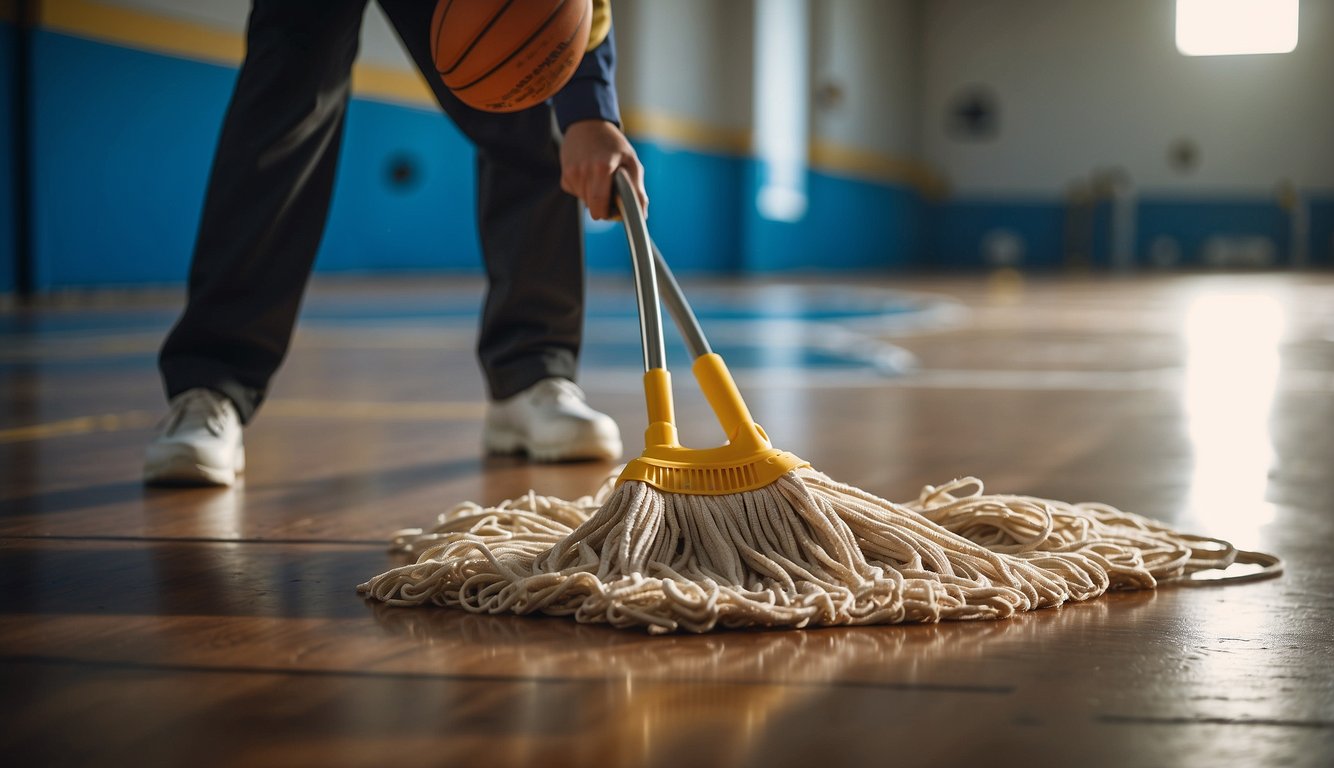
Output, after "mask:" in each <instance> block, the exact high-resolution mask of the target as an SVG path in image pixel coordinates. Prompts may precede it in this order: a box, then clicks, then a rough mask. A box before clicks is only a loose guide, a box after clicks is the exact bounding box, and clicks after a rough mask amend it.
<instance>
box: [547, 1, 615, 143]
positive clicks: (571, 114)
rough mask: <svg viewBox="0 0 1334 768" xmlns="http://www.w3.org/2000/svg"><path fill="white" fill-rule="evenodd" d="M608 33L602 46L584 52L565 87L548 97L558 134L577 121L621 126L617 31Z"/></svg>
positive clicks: (613, 30)
mask: <svg viewBox="0 0 1334 768" xmlns="http://www.w3.org/2000/svg"><path fill="white" fill-rule="evenodd" d="M614 26H615V25H613V28H612V29H611V30H609V31H608V32H607V37H606V39H604V40H603V41H602V44H601V45H599V46H598V47H596V48H594V49H593V50H591V51H588V52H586V53H584V59H583V61H581V62H579V66H578V68H576V69H575V70H574V76H573V77H571V78H570V82H568V83H566V84H565V87H564V88H561V89H560V91H559V92H558V93H557V94H556V95H555V96H552V97H551V103H552V105H553V106H555V108H556V123H557V124H559V125H560V130H561V133H564V132H565V129H566V128H569V127H570V125H571V124H572V123H577V122H579V121H580V120H606V121H607V122H609V123H615V124H616V126H617V127H620V125H621V108H620V105H619V104H618V103H617V102H616V30H615V28H614Z"/></svg>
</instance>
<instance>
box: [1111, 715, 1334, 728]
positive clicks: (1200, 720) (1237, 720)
mask: <svg viewBox="0 0 1334 768" xmlns="http://www.w3.org/2000/svg"><path fill="white" fill-rule="evenodd" d="M1097 720H1098V722H1100V723H1116V724H1117V725H1248V726H1252V727H1257V728H1314V729H1320V730H1323V729H1327V728H1328V729H1334V720H1286V719H1280V718H1261V717H1145V716H1141V715H1099V716H1098V717H1097Z"/></svg>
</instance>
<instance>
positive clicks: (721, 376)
mask: <svg viewBox="0 0 1334 768" xmlns="http://www.w3.org/2000/svg"><path fill="white" fill-rule="evenodd" d="M691 370H692V371H694V373H695V381H697V382H699V389H700V391H701V392H703V393H704V399H706V400H708V401H709V407H711V408H713V415H714V416H716V417H717V418H718V423H719V424H720V425H722V428H723V433H724V434H726V435H727V439H728V441H729V442H731V441H735V440H736V439H737V437H738V433H739V432H741V431H742V430H743V429H744V428H745V427H748V426H751V425H753V424H754V423H755V420H754V418H752V417H751V415H750V409H749V408H747V407H746V401H745V400H743V399H742V398H741V390H739V389H737V386H736V381H735V380H733V379H732V373H731V372H730V371H728V370H727V363H725V362H723V358H722V356H721V355H719V354H717V353H716V352H710V353H709V354H707V355H700V356H699V357H697V358H695V363H694V365H692V366H691Z"/></svg>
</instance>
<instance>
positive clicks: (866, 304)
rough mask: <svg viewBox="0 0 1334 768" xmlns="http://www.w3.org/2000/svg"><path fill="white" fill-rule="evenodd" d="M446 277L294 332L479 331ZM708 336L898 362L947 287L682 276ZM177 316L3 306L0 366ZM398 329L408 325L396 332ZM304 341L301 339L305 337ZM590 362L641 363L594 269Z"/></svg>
mask: <svg viewBox="0 0 1334 768" xmlns="http://www.w3.org/2000/svg"><path fill="white" fill-rule="evenodd" d="M474 284H475V285H476V290H463V289H461V288H460V286H459V285H457V284H452V283H450V282H448V281H442V283H441V291H440V292H439V294H433V293H432V292H431V291H430V290H429V289H424V288H422V287H420V286H414V287H412V289H411V291H410V292H407V291H400V290H397V289H396V288H395V287H393V286H390V287H387V288H384V289H382V290H378V289H364V290H363V289H360V288H356V289H354V290H350V291H339V292H331V291H321V290H318V289H317V290H315V291H314V292H313V294H312V296H311V297H310V299H309V301H308V302H307V303H306V306H305V308H304V310H303V312H302V315H301V318H300V320H299V323H298V332H301V331H310V332H316V333H319V334H320V335H321V338H322V343H324V344H326V345H327V344H334V345H346V346H348V347H355V346H360V345H371V346H374V345H376V344H378V343H385V344H393V345H394V346H399V347H401V346H403V345H404V344H408V345H411V344H412V343H413V341H414V340H419V341H420V342H421V344H422V346H423V348H424V349H429V348H430V347H432V346H433V345H436V344H437V343H438V341H439V340H440V339H441V338H444V337H450V338H453V339H457V338H458V337H459V336H465V337H467V338H469V339H471V337H472V336H473V335H474V334H475V332H476V324H477V318H478V315H479V313H480V309H481V301H482V291H481V286H480V284H476V283H475V282H474ZM685 289H686V292H687V294H688V295H689V296H690V300H691V302H692V305H693V307H694V309H695V311H696V312H697V314H698V315H699V317H700V322H701V324H702V325H703V326H704V329H705V332H706V333H707V334H708V336H709V338H710V340H711V342H712V343H713V346H714V349H715V351H717V352H719V353H720V354H722V355H723V356H724V357H725V358H726V359H727V360H728V364H729V365H730V366H731V367H732V368H734V369H738V370H745V369H751V370H808V369H822V370H829V371H838V370H848V371H853V370H857V371H863V372H878V373H882V374H896V373H901V372H902V371H903V370H904V369H905V368H908V367H911V358H910V356H908V355H907V353H905V352H903V351H902V350H900V349H898V348H897V347H894V346H893V345H891V344H887V343H885V342H884V341H882V340H881V339H883V338H884V337H885V336H892V335H893V334H894V332H895V330H896V329H901V328H904V327H914V328H916V327H920V326H922V325H923V324H932V323H939V322H942V321H943V320H944V319H945V318H947V317H948V316H949V315H950V309H951V308H952V306H953V305H952V303H951V302H950V301H949V300H947V299H943V298H939V297H933V296H925V295H919V294H910V293H905V292H899V291H893V290H887V289H881V288H870V287H863V286H852V285H835V284H825V283H822V284H774V283H756V284H745V283H740V284H738V283H735V282H732V283H712V284H707V285H698V286H697V285H690V284H687V285H686V286H685ZM175 320H176V313H175V310H174V309H172V308H161V307H151V308H148V307H137V308H133V309H129V308H127V309H123V310H117V309H114V308H109V307H104V306H99V307H97V308H87V309H78V308H71V309H65V310H61V311H54V312H41V313H35V314H34V315H25V314H22V313H9V314H0V350H2V351H0V366H12V365H18V364H31V363H33V362H40V363H42V364H45V365H89V364H92V365H99V364H100V365H106V364H109V363H110V362H111V361H112V360H113V359H114V360H115V361H116V364H117V365H123V364H126V363H128V362H131V361H137V362H138V363H140V364H144V365H152V360H153V358H154V357H155V355H156V353H157V345H158V344H159V343H160V342H161V339H162V337H163V336H164V335H165V334H166V333H167V331H168V330H169V329H170V328H171V326H172V324H173V323H174V322H175ZM665 323H666V326H665V336H666V341H667V348H668V360H669V363H670V364H671V365H672V366H673V367H684V366H688V364H689V357H688V355H687V353H686V350H685V348H684V346H683V345H682V344H681V343H680V341H679V339H678V338H677V337H676V332H675V328H674V327H673V326H672V325H671V323H670V320H668V319H666V318H665ZM400 334H401V335H400ZM297 344H298V345H299V344H300V340H299V339H298V341H297ZM582 357H583V365H584V367H586V368H589V369H625V370H632V369H634V368H637V367H638V366H639V365H640V363H641V360H642V357H641V355H640V351H639V322H638V317H637V315H636V313H635V306H634V301H633V297H632V294H631V290H630V285H629V283H628V281H627V282H626V284H625V285H619V284H613V283H611V282H609V281H598V282H596V283H595V284H594V285H592V286H591V287H590V289H589V300H588V307H587V317H586V333H585V344H584V349H583V355H582Z"/></svg>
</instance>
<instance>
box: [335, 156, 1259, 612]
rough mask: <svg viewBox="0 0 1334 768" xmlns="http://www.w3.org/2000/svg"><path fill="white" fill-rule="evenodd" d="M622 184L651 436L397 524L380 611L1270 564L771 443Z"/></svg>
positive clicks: (757, 599)
mask: <svg viewBox="0 0 1334 768" xmlns="http://www.w3.org/2000/svg"><path fill="white" fill-rule="evenodd" d="M617 191H618V195H617V197H618V202H619V203H620V205H621V213H622V219H623V220H624V222H625V225H626V231H627V234H628V235H629V238H630V245H631V251H632V255H633V256H634V257H635V278H636V284H637V287H638V289H639V290H638V298H639V311H640V330H641V334H642V336H643V341H644V352H645V370H646V373H645V376H644V387H645V396H646V401H647V406H648V415H649V428H648V431H647V432H646V433H645V444H646V445H647V446H648V447H647V448H646V449H645V451H644V453H643V454H642V455H641V456H640V457H638V458H637V459H635V460H634V461H632V462H630V464H628V465H627V466H626V467H625V469H624V471H622V472H621V473H620V476H619V477H616V478H612V479H609V481H608V482H607V483H605V484H604V485H603V487H602V488H601V489H600V490H599V491H598V492H597V493H596V494H594V495H592V496H588V497H584V498H581V499H577V500H574V501H565V500H562V499H557V498H552V497H548V496H539V495H537V494H536V493H533V492H529V493H528V494H527V495H526V496H522V497H519V498H516V499H512V500H510V501H506V502H504V503H502V504H500V505H499V506H495V507H482V506H480V505H477V504H473V503H471V502H468V503H464V504H460V505H458V506H456V507H454V508H453V509H451V510H449V511H448V512H446V513H444V514H443V515H441V516H440V518H439V521H438V524H437V525H436V527H435V528H434V529H432V530H430V531H419V530H412V531H404V532H401V533H400V535H399V536H398V538H396V540H395V546H396V547H397V548H398V549H399V550H401V551H404V552H410V553H413V554H416V555H417V556H418V559H417V561H416V562H415V563H413V564H410V565H404V566H401V567H398V568H394V569H392V570H390V571H388V572H386V573H383V574H381V575H379V576H376V577H375V578H373V579H371V580H370V581H368V582H366V583H364V584H362V585H360V586H359V587H358V590H359V591H360V592H362V593H364V594H366V595H368V596H370V597H373V598H375V599H377V600H382V601H384V602H386V603H389V604H391V605H404V606H406V605H422V604H428V603H429V604H435V605H446V606H458V607H461V608H464V609H466V610H469V611H474V612H477V613H516V614H527V613H544V614H551V615H562V616H573V617H574V618H575V619H576V620H577V621H581V622H605V623H607V624H610V625H612V626H615V627H644V628H646V629H647V630H648V631H649V632H654V633H657V632H673V631H682V630H683V631H689V632H708V631H710V630H713V629H716V628H720V627H724V628H734V627H749V626H764V627H811V626H828V625H854V624H892V623H900V622H934V621H941V620H957V619H997V618H1004V617H1006V616H1010V615H1012V614H1014V613H1016V612H1019V611H1029V610H1033V609H1036V608H1044V607H1050V606H1056V605H1061V604H1062V603H1065V602H1067V601H1081V600H1088V599H1090V598H1093V597H1097V596H1099V595H1101V594H1103V593H1104V592H1106V591H1107V590H1109V589H1151V588H1154V587H1155V586H1157V585H1158V584H1161V583H1163V582H1165V581H1182V582H1185V583H1190V582H1191V581H1192V577H1195V576H1198V575H1203V574H1206V573H1211V572H1212V573H1216V572H1217V569H1226V568H1228V567H1229V566H1230V565H1232V564H1234V563H1247V564H1252V565H1255V566H1259V569H1258V572H1254V573H1249V574H1247V577H1248V578H1256V577H1263V576H1272V575H1277V574H1278V573H1279V572H1280V571H1281V567H1282V566H1281V563H1280V562H1279V560H1278V559H1277V558H1275V557H1273V556H1270V555H1264V554H1260V553H1251V552H1243V551H1240V550H1238V549H1236V548H1235V547H1233V546H1232V545H1230V544H1228V543H1227V542H1223V541H1219V540H1216V539H1208V538H1203V537H1198V536H1192V535H1189V534H1186V533H1181V532H1178V531H1175V530H1173V529H1171V528H1169V527H1168V526H1166V525H1162V524H1160V523H1157V522H1154V521H1152V520H1149V519H1147V518H1144V517H1140V516H1138V515H1134V514H1130V513H1127V512H1122V511H1119V510H1117V509H1114V508H1112V507H1109V506H1106V505H1102V504H1067V503H1063V502H1059V501H1051V500H1046V499H1038V498H1032V497H1027V496H1004V495H987V494H985V493H984V491H983V487H982V483H981V482H980V481H978V480H976V479H973V478H964V479H961V480H955V481H953V482H951V483H948V484H946V485H944V486H941V487H939V488H936V487H931V486H928V487H927V488H925V489H924V490H923V491H922V493H921V495H920V496H919V497H918V498H917V499H916V500H915V501H912V502H907V503H901V504H896V503H894V502H890V501H888V500H885V499H881V498H878V497H876V496H874V495H872V494H870V493H867V492H866V491H863V490H860V489H857V488H854V487H852V486H849V485H845V484H843V483H839V482H836V481H834V480H832V479H830V478H829V477H827V476H826V475H824V474H822V473H820V472H818V471H816V470H814V469H812V468H810V466H809V464H808V463H807V462H805V461H803V460H802V459H800V458H798V457H796V456H794V455H793V454H791V453H788V452H786V451H781V450H778V449H775V448H773V447H772V445H771V444H770V442H769V439H768V437H767V436H766V435H765V434H764V431H763V430H762V429H761V428H760V427H759V426H758V425H757V424H755V422H754V421H753V419H752V418H751V415H750V413H749V411H748V409H747V408H746V405H745V403H744V402H743V401H742V399H741V396H740V393H739V392H738V391H737V389H736V385H735V383H734V382H733V380H732V377H731V375H730V374H729V373H728V371H727V368H726V366H725V364H724V363H723V361H722V358H721V357H719V356H718V355H716V354H713V353H712V352H711V351H710V350H709V348H708V343H707V341H706V340H705V339H704V337H703V333H702V332H701V331H700V329H699V326H698V323H697V321H696V320H695V317H694V314H693V313H692V312H691V311H690V308H689V305H688V304H686V302H685V298H684V296H683V294H682V293H681V291H680V287H679V285H677V284H676V281H675V279H674V277H673V276H672V274H671V271H670V269H668V268H667V265H666V262H665V261H664V260H663V259H662V257H661V254H659V253H657V252H656V250H655V249H654V248H653V247H652V244H651V242H650V241H649V240H648V235H647V230H646V228H645V226H644V223H643V217H642V215H641V214H640V212H639V211H638V208H637V202H636V201H635V197H634V194H633V193H632V192H631V191H630V189H629V185H628V181H627V180H625V179H624V178H621V174H618V178H617ZM655 259H656V263H655ZM655 276H656V277H655ZM656 278H661V279H662V281H663V284H664V285H665V286H666V288H667V291H666V296H665V298H666V301H667V304H668V308H669V310H670V311H671V312H672V315H673V317H674V319H675V320H676V323H677V326H678V327H679V328H680V330H681V332H682V336H683V337H684V338H685V340H686V344H687V347H689V348H690V349H691V351H692V353H693V354H694V355H695V358H696V360H695V363H694V365H693V371H694V373H695V377H696V379H697V381H698V382H699V385H700V388H701V390H702V391H703V393H704V395H705V397H706V399H707V400H708V401H709V404H710V406H711V407H712V408H713V411H714V413H715V415H717V417H718V420H719V423H720V424H721V425H722V426H723V429H724V432H725V433H726V435H727V436H728V443H727V444H726V445H724V446H722V447H720V448H713V449H705V450H699V449H691V448H684V447H682V446H680V445H679V444H678V443H677V439H676V428H675V426H674V414H673V407H672V400H671V388H670V377H669V374H668V372H667V371H666V369H665V365H664V363H663V353H662V346H663V345H662V333H661V327H660V317H659V309H658V293H657V280H656Z"/></svg>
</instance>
